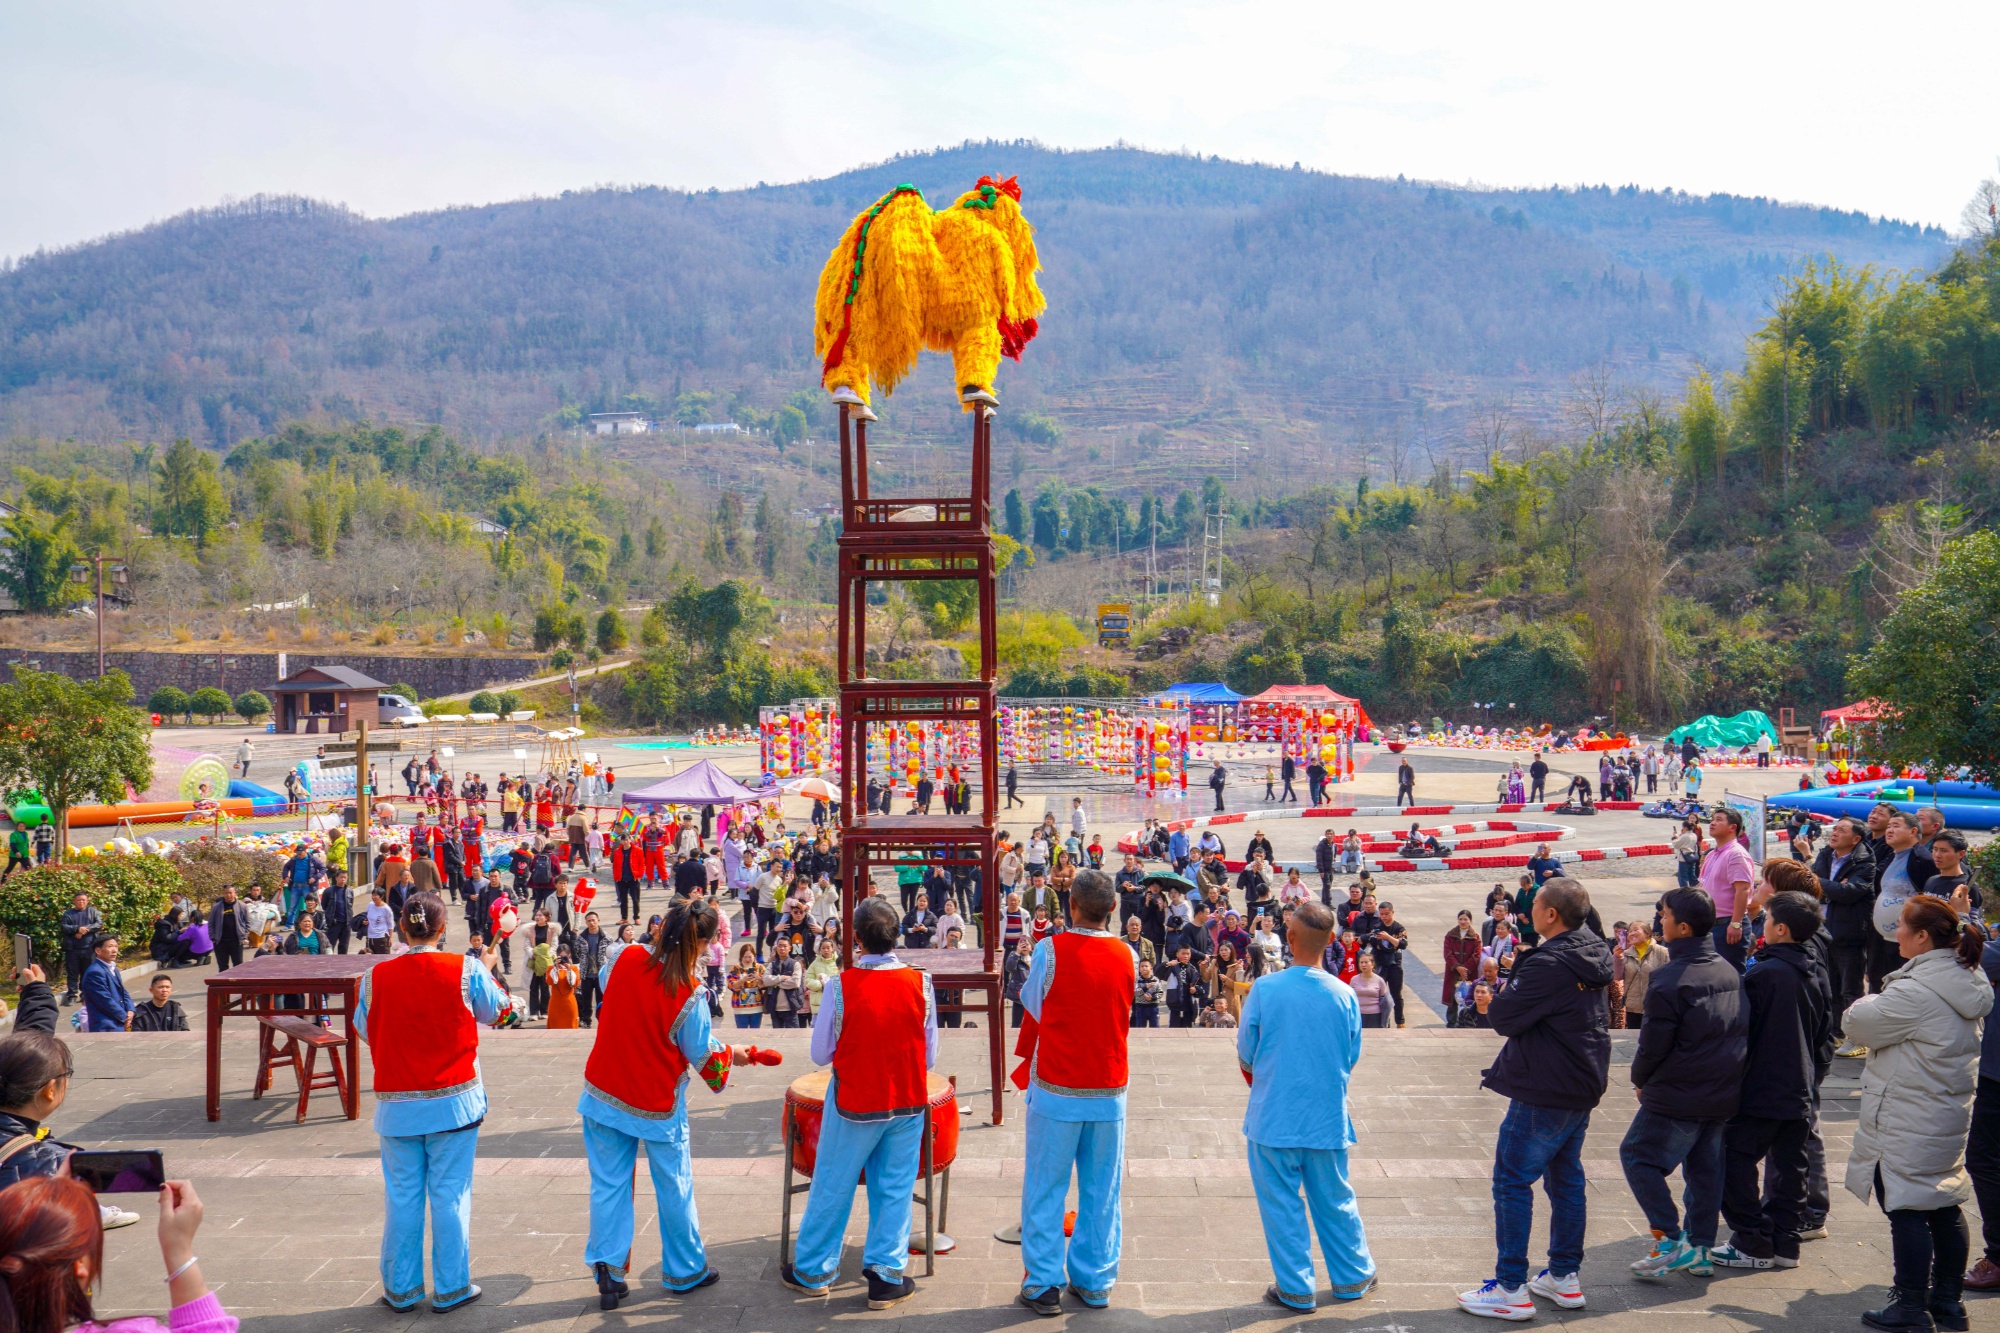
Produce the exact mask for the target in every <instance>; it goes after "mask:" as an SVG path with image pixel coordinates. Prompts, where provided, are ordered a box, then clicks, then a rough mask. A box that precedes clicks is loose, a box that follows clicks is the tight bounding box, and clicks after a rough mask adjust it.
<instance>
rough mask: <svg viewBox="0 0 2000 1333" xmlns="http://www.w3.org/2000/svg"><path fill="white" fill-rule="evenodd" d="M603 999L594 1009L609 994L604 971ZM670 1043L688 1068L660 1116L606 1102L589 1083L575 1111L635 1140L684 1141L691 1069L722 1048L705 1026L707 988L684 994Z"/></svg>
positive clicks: (607, 974)
mask: <svg viewBox="0 0 2000 1333" xmlns="http://www.w3.org/2000/svg"><path fill="white" fill-rule="evenodd" d="M603 984H604V998H603V999H600V1000H598V1002H597V1003H598V1012H599V1013H602V1012H603V1006H604V1003H605V1000H606V999H609V998H610V994H611V973H610V971H609V970H608V969H607V970H606V972H605V973H604V982H603ZM671 1035H672V1037H673V1041H674V1045H675V1046H677V1047H679V1048H680V1052H681V1054H682V1055H684V1056H686V1057H687V1062H688V1068H686V1069H684V1070H682V1071H681V1081H680V1084H679V1085H678V1086H677V1087H676V1088H675V1089H674V1109H673V1110H672V1111H671V1112H670V1113H668V1114H667V1115H664V1116H650V1115H644V1114H641V1113H639V1112H637V1111H634V1110H631V1109H630V1108H628V1107H623V1106H618V1105H615V1104H613V1103H612V1102H610V1101H608V1100H607V1099H606V1098H605V1097H604V1096H603V1095H602V1094H600V1093H599V1092H598V1091H597V1090H596V1089H595V1088H592V1087H591V1086H590V1085H589V1084H587V1083H586V1084H585V1085H584V1088H583V1092H582V1094H581V1095H580V1096H579V1097H578V1098H577V1099H576V1113H577V1114H578V1115H580V1116H582V1117H583V1118H584V1119H586V1120H594V1121H596V1122H597V1123H598V1124H600V1125H603V1126H605V1127H606V1128H609V1129H615V1130H617V1131H619V1132H620V1133H621V1134H630V1135H631V1136H632V1137H633V1138H635V1139H645V1140H647V1141H649V1142H653V1143H668V1144H680V1143H685V1142H686V1141H687V1122H688V1109H687V1108H688V1104H687V1090H688V1084H689V1082H690V1081H691V1080H692V1077H693V1074H694V1071H695V1070H697V1069H700V1068H701V1067H702V1065H703V1064H705V1063H707V1061H708V1057H709V1056H710V1055H712V1054H713V1053H715V1052H716V1051H719V1050H721V1049H722V1046H723V1043H721V1042H719V1041H716V1040H715V1036H714V1033H713V1031H712V1029H711V1028H710V1026H709V1011H708V988H707V987H705V986H696V987H695V988H694V990H693V991H692V992H691V993H690V994H689V995H688V997H687V1003H685V1004H683V1005H682V1006H681V1011H680V1013H679V1014H678V1015H676V1016H675V1018H674V1027H673V1032H672V1033H671Z"/></svg>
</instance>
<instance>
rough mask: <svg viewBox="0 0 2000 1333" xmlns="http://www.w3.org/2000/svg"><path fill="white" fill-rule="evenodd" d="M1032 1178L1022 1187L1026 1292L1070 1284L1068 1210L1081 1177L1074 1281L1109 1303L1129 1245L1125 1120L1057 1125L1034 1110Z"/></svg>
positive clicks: (1073, 1256)
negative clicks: (1123, 1201) (1123, 1207)
mask: <svg viewBox="0 0 2000 1333" xmlns="http://www.w3.org/2000/svg"><path fill="white" fill-rule="evenodd" d="M1027 1126H1028V1144H1027V1162H1026V1168H1027V1173H1026V1177H1025V1179H1023V1181H1022V1182H1021V1263H1022V1265H1023V1266H1024V1267H1025V1268H1026V1269H1027V1274H1026V1276H1025V1277H1023V1278H1022V1279H1021V1289H1022V1290H1023V1291H1045V1290H1047V1289H1048V1288H1050V1287H1060V1286H1062V1285H1063V1281H1064V1275H1065V1274H1064V1263H1063V1213H1064V1211H1065V1210H1064V1208H1063V1204H1064V1202H1065V1201H1066V1200H1067V1199H1068V1197H1069V1181H1070V1173H1071V1171H1072V1170H1074V1171H1075V1173H1076V1233H1075V1234H1074V1235H1073V1236H1071V1237H1070V1240H1069V1262H1068V1272H1067V1276H1068V1281H1069V1285H1071V1286H1073V1287H1075V1288H1076V1289H1077V1290H1078V1291H1079V1292H1081V1293H1083V1295H1084V1296H1086V1297H1090V1298H1093V1299H1098V1300H1102V1299H1104V1298H1105V1297H1107V1296H1109V1295H1110V1294H1111V1287H1112V1284H1113V1283H1115V1282H1117V1280H1118V1256H1119V1254H1120V1253H1121V1252H1122V1250H1123V1249H1124V1245H1125V1220H1124V1215H1123V1214H1122V1213H1121V1211H1120V1209H1119V1200H1120V1198H1121V1196H1122V1193H1123V1185H1124V1179H1125V1117H1123V1116H1120V1117H1118V1119H1116V1120H1051V1119H1050V1118H1049V1117H1047V1116H1045V1115H1041V1114H1039V1113H1037V1112H1036V1110H1035V1109H1034V1107H1032V1106H1030V1107H1029V1108H1028V1121H1027Z"/></svg>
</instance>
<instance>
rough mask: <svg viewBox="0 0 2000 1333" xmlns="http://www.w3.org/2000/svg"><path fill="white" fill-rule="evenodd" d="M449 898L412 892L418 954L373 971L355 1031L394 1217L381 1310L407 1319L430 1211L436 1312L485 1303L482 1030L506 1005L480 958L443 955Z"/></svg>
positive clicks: (412, 941) (416, 1298)
mask: <svg viewBox="0 0 2000 1333" xmlns="http://www.w3.org/2000/svg"><path fill="white" fill-rule="evenodd" d="M444 923H445V918H444V900H443V899H441V898H439V897H438V896H437V895H436V894H435V893H413V894H411V895H410V896H409V897H408V898H407V899H405V900H404V902H403V911H402V916H401V919H400V923H399V924H400V927H401V930H402V933H403V939H404V940H405V941H407V942H408V944H409V946H410V950H409V952H408V953H405V954H402V955H399V956H398V957H395V958H387V959H384V960H383V961H381V962H379V963H377V964H376V965H375V966H374V967H373V968H371V969H370V970H369V972H368V974H367V976H366V977H365V978H364V979H363V981H362V983H361V1001H360V1003H359V1004H358V1005H357V1006H356V1007H355V1012H354V1028H355V1031H357V1032H359V1033H360V1034H361V1039H362V1040H363V1041H365V1042H367V1043H368V1048H369V1053H370V1055H371V1056H372V1057H373V1063H374V1066H375V1132H376V1133H377V1134H378V1135H380V1136H381V1139H382V1179H383V1187H384V1194H385V1195H386V1205H387V1206H386V1209H385V1216H384V1218H383V1224H382V1303H383V1304H384V1305H387V1306H388V1307H389V1308H390V1309H392V1310H395V1311H396V1312H397V1313H399V1314H400V1313H403V1312H405V1311H408V1310H413V1309H415V1308H416V1306H417V1303H418V1302H420V1301H421V1300H423V1297H424V1203H425V1200H426V1199H428V1200H429V1202H430V1212H431V1290H432V1292H433V1295H432V1297H431V1309H432V1310H434V1311H436V1312H437V1313H439V1314H442V1313H444V1312H445V1311H446V1310H455V1309H457V1308H458V1307H459V1306H461V1305H465V1304H468V1303H470V1302H472V1301H476V1300H478V1299H479V1288H478V1287H476V1286H474V1285H473V1283H472V1154H473V1149H474V1148H475V1147H476V1146H477V1145H478V1142H479V1122H480V1121H481V1120H484V1119H485V1118H486V1087H485V1085H484V1084H482V1083H481V1082H480V1080H479V1028H480V1025H481V1024H485V1023H491V1022H493V1021H494V1020H495V1019H497V1018H499V1017H500V1011H501V1009H502V1008H503V1006H504V1005H505V1004H506V997H505V996H503V995H502V994H501V993H500V987H499V986H498V985H497V984H495V982H494V980H493V974H492V973H491V972H488V971H487V970H486V968H485V966H484V965H483V964H481V963H480V961H479V960H478V959H476V958H468V957H465V956H463V955H461V954H454V953H444V952H441V951H440V949H439V946H440V945H441V944H442V943H443V942H444Z"/></svg>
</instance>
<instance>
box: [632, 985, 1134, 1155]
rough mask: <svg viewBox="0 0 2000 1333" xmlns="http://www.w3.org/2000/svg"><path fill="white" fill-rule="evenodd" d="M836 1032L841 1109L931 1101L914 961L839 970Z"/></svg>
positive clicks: (864, 1116)
mask: <svg viewBox="0 0 2000 1333" xmlns="http://www.w3.org/2000/svg"><path fill="white" fill-rule="evenodd" d="M1121 947H1122V946H1121ZM620 961H621V962H622V961H623V959H622V957H621V959H620ZM1127 1004H1128V1005H1129V1004H1130V1001H1127ZM840 1032H841V1036H842V1037H843V1038H845V1039H846V1040H842V1041H840V1042H838V1043H837V1044H836V1045H835V1046H834V1048H833V1088H834V1104H835V1105H836V1106H838V1107H839V1108H840V1113H841V1114H842V1115H844V1116H846V1117H847V1118H848V1119H849V1120H886V1119H887V1118H889V1117H890V1116H894V1115H914V1114H917V1113H919V1112H921V1111H923V1110H924V1108H925V1107H927V1106H929V1105H930V1090H929V1088H928V1086H927V1083H928V1079H927V1078H926V1075H925V1066H924V974H923V973H921V972H919V971H918V970H917V969H916V968H914V967H850V968H848V969H847V970H846V971H845V972H842V973H841V974H840Z"/></svg>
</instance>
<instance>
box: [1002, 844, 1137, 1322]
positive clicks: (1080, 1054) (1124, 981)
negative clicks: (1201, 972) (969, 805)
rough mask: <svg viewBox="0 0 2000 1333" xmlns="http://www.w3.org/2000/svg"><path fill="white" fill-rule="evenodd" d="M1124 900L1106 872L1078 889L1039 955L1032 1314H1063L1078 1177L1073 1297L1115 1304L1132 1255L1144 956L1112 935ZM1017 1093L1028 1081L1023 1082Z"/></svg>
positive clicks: (1030, 1205)
mask: <svg viewBox="0 0 2000 1333" xmlns="http://www.w3.org/2000/svg"><path fill="white" fill-rule="evenodd" d="M1117 906H1118V890H1117V888H1116V887H1115V886H1114V885H1113V884H1112V881H1111V877H1110V876H1109V875H1107V874H1105V873H1104V872H1103V871H1101V870H1081V871H1078V872H1077V876H1076V879H1075V880H1074V881H1073V882H1072V883H1071V885H1070V890H1069V910H1070V917H1071V920H1072V921H1073V922H1074V923H1075V924H1074V925H1072V926H1071V927H1070V929H1068V930H1066V931H1063V932H1062V933H1060V934H1058V935H1054V936H1051V937H1050V938H1048V939H1045V940H1043V941H1042V942H1041V943H1040V944H1038V945H1036V946H1035V954H1034V961H1033V962H1031V963H1030V964H1029V966H1028V980H1027V982H1026V984H1025V985H1023V986H1022V988H1021V1004H1022V1007H1023V1008H1025V1009H1026V1010H1027V1011H1028V1013H1029V1014H1030V1015H1031V1016H1032V1017H1033V1022H1032V1023H1029V1024H1025V1025H1023V1027H1022V1031H1021V1038H1020V1041H1019V1043H1018V1044H1017V1045H1016V1047H1015V1053H1016V1054H1018V1055H1025V1056H1027V1057H1028V1059H1027V1067H1026V1070H1025V1072H1026V1074H1027V1096H1026V1098H1025V1100H1026V1103H1027V1108H1028V1123H1027V1140H1028V1142H1027V1152H1026V1163H1025V1169H1026V1177H1025V1179H1024V1180H1023V1181H1022V1184H1021V1262H1022V1263H1023V1264H1024V1265H1025V1266H1026V1268H1027V1272H1026V1275H1025V1276H1024V1278H1023V1279H1022V1283H1021V1294H1020V1297H1019V1300H1020V1302H1021V1304H1023V1305H1025V1306H1027V1307H1028V1308H1029V1309H1030V1310H1033V1311H1034V1312H1035V1313H1036V1314H1038V1315H1058V1314H1061V1313H1062V1286H1063V1283H1064V1280H1065V1264H1064V1262H1063V1202H1064V1200H1065V1199H1066V1198H1067V1197H1068V1195H1069V1182H1070V1175H1071V1172H1072V1171H1074V1173H1075V1175H1076V1234H1075V1235H1074V1236H1073V1237H1072V1238H1071V1239H1070V1242H1069V1261H1068V1264H1067V1281H1068V1286H1069V1291H1070V1294H1071V1295H1072V1296H1074V1297H1076V1299H1077V1301H1078V1302H1079V1303H1081V1304H1082V1305H1083V1306H1084V1307H1085V1308H1087V1309H1092V1310H1101V1309H1103V1308H1104V1307H1105V1306H1106V1305H1108V1304H1109V1303H1110V1299H1111V1287H1112V1284H1113V1283H1115V1282H1116V1281H1117V1280H1118V1258H1119V1254H1120V1252H1121V1250H1122V1249H1123V1245H1124V1223H1123V1219H1122V1217H1121V1216H1120V1212H1119V1205H1120V1193H1121V1191H1120V1183H1121V1181H1122V1179H1123V1177H1124V1174H1125V1085H1126V1082H1127V1076H1126V1053H1125V1043H1126V1034H1127V1032H1128V1030H1129V1029H1130V1027H1131V1021H1132V987H1133V984H1134V982H1135V981H1136V979H1137V978H1136V977H1135V975H1134V971H1133V963H1132V951H1131V950H1130V949H1128V948H1127V947H1126V946H1125V944H1124V943H1123V942H1122V941H1121V940H1119V938H1118V937H1117V936H1116V935H1114V934H1112V933H1111V928H1110V927H1111V913H1112V910H1113V909H1114V908H1116V907H1117ZM1015 1081H1016V1082H1019V1081H1020V1075H1019V1073H1017V1075H1016V1080H1015Z"/></svg>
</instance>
